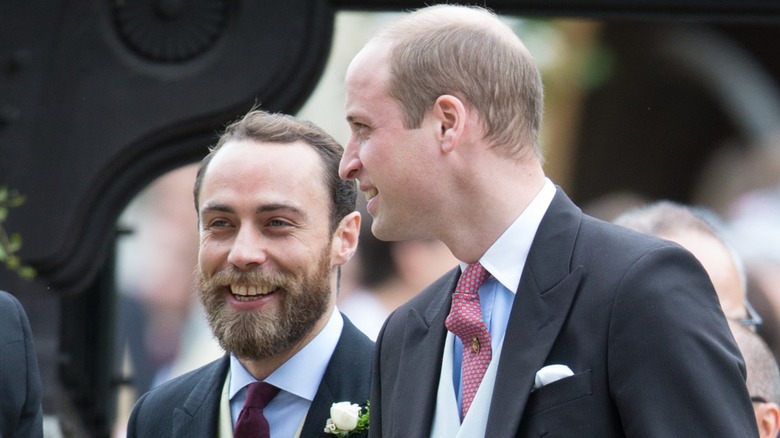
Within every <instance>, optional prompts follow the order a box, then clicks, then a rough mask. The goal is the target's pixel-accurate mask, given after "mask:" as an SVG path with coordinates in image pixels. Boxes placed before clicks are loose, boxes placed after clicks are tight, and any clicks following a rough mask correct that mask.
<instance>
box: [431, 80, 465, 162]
mask: <svg viewBox="0 0 780 438" xmlns="http://www.w3.org/2000/svg"><path fill="white" fill-rule="evenodd" d="M467 115H468V113H467V112H466V106H465V105H464V104H463V101H462V100H460V99H458V98H457V97H455V96H452V95H449V94H444V95H441V96H439V97H438V98H437V99H436V102H434V103H433V116H434V117H435V119H436V122H437V126H438V133H437V137H438V139H439V142H440V143H441V147H442V150H443V151H444V152H451V151H452V150H453V149H454V148H455V146H456V145H457V143H458V140H459V139H460V137H461V136H462V135H463V130H464V127H465V123H466V117H467Z"/></svg>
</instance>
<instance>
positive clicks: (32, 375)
mask: <svg viewBox="0 0 780 438" xmlns="http://www.w3.org/2000/svg"><path fill="white" fill-rule="evenodd" d="M42 397H43V394H42V390H41V377H40V371H39V369H38V359H37V357H36V355H35V347H34V345H33V337H32V331H31V330H30V322H29V320H28V319H27V314H26V313H25V312H24V309H23V308H22V305H21V304H19V301H18V300H17V299H16V298H15V297H14V296H13V295H11V294H9V293H7V292H4V291H0V437H4V438H17V437H18V438H36V437H42V436H43V409H42V407H41V398H42Z"/></svg>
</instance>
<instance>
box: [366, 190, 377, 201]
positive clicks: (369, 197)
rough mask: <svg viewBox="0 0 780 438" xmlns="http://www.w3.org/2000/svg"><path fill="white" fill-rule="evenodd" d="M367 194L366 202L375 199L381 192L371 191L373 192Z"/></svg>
mask: <svg viewBox="0 0 780 438" xmlns="http://www.w3.org/2000/svg"><path fill="white" fill-rule="evenodd" d="M365 194H366V201H370V200H371V198H373V197H374V196H376V195H378V194H379V190H377V189H371V190H369V191H367V192H365Z"/></svg>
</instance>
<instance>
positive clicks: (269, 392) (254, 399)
mask: <svg viewBox="0 0 780 438" xmlns="http://www.w3.org/2000/svg"><path fill="white" fill-rule="evenodd" d="M278 393H279V388H277V387H275V386H273V385H271V384H270V383H265V382H254V383H250V384H249V392H247V395H246V402H244V407H247V408H259V409H264V408H265V407H266V405H268V402H270V401H271V399H272V398H274V397H275V396H276V394H278Z"/></svg>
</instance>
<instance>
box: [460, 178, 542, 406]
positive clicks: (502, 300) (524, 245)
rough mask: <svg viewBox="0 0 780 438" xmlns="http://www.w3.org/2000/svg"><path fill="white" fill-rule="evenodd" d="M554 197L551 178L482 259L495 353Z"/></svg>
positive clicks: (485, 315) (485, 310)
mask: <svg viewBox="0 0 780 438" xmlns="http://www.w3.org/2000/svg"><path fill="white" fill-rule="evenodd" d="M554 196H555V185H554V184H553V183H552V181H550V179H549V178H545V180H544V185H543V186H542V188H541V190H539V193H537V194H536V196H535V197H534V199H533V200H532V201H531V203H530V204H528V206H527V207H526V208H525V210H523V212H522V213H521V214H520V216H518V218H517V219H515V221H514V222H513V223H512V225H510V226H509V228H507V229H506V231H504V233H503V234H502V235H501V237H499V238H498V240H496V242H495V243H493V245H492V246H491V247H490V248H488V250H487V251H486V252H485V254H484V255H483V256H482V258H481V259H479V262H480V263H481V264H482V266H483V267H484V268H485V269H486V270H487V271H488V272H489V273H490V277H488V279H487V280H485V282H484V283H483V284H482V286H480V288H479V301H480V305H481V307H482V321H483V322H484V323H485V326H486V327H487V328H488V331H489V332H490V343H491V345H493V350H494V351H495V350H496V349H497V347H499V346H501V344H502V343H503V342H504V334H506V326H507V324H508V323H509V313H510V312H511V310H512V304H513V303H514V300H515V295H516V294H517V287H518V285H519V284H520V277H521V276H522V273H523V269H524V268H525V261H526V259H527V258H528V252H529V251H530V250H531V243H533V239H534V236H536V230H537V229H538V228H539V224H540V223H541V222H542V217H544V214H545V213H546V212H547V208H548V207H549V206H550V203H551V202H552V199H553V197H554ZM460 265H461V270H462V269H465V267H466V266H467V264H466V263H463V262H461V264H460ZM454 338H455V345H454V348H453V367H452V379H453V385H454V387H455V394H456V397H457V400H458V411H460V409H461V402H462V398H461V391H460V388H461V361H462V357H463V345H462V344H461V342H460V340H459V339H458V338H457V337H454ZM493 359H494V360H498V358H497V356H496V355H493ZM491 392H492V391H491Z"/></svg>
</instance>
